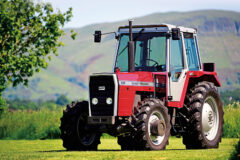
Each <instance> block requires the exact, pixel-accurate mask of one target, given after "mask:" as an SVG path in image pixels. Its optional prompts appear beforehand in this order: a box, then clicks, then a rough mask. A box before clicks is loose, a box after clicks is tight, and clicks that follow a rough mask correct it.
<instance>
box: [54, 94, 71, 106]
mask: <svg viewBox="0 0 240 160" xmlns="http://www.w3.org/2000/svg"><path fill="white" fill-rule="evenodd" d="M69 102H70V100H69V99H68V98H67V96H66V95H64V94H62V95H60V96H59V97H58V98H57V100H56V104H58V105H61V106H63V105H66V104H68V103H69Z"/></svg>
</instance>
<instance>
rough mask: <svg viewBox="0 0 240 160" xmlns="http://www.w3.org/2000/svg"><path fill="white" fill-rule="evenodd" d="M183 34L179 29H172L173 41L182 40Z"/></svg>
mask: <svg viewBox="0 0 240 160" xmlns="http://www.w3.org/2000/svg"><path fill="white" fill-rule="evenodd" d="M180 37H181V34H180V29H179V28H173V29H172V39H173V40H180Z"/></svg>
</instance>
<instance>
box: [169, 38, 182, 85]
mask: <svg viewBox="0 0 240 160" xmlns="http://www.w3.org/2000/svg"><path fill="white" fill-rule="evenodd" d="M183 68H184V63H183V48H182V39H180V40H172V38H171V48H170V72H171V78H172V81H177V80H178V78H179V77H180V75H181V73H182V70H183Z"/></svg>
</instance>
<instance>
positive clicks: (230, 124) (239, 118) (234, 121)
mask: <svg viewBox="0 0 240 160" xmlns="http://www.w3.org/2000/svg"><path fill="white" fill-rule="evenodd" d="M239 124H240V103H239V102H234V103H233V104H229V105H227V106H225V107H224V127H223V137H227V138H240V127H239Z"/></svg>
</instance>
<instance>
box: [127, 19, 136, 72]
mask: <svg viewBox="0 0 240 160" xmlns="http://www.w3.org/2000/svg"><path fill="white" fill-rule="evenodd" d="M132 22H133V20H129V42H128V72H134V71H135V63H134V61H135V59H134V41H133V36H132Z"/></svg>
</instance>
